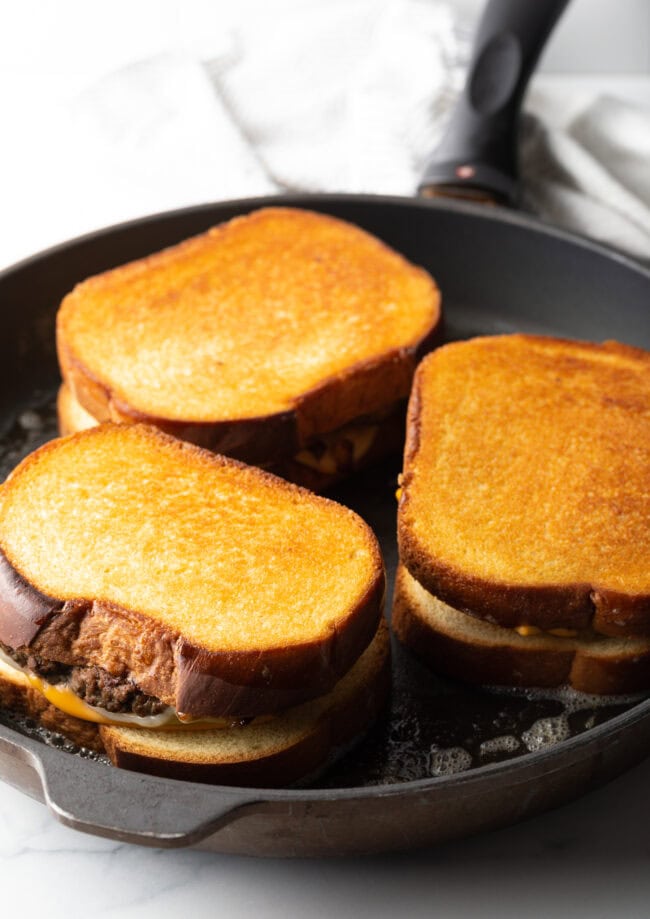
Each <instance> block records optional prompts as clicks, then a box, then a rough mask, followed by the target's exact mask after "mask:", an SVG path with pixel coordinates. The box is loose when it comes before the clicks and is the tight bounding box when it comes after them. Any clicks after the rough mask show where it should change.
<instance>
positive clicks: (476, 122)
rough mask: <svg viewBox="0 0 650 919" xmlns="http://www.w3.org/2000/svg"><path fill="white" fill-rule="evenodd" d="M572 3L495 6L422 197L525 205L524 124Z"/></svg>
mask: <svg viewBox="0 0 650 919" xmlns="http://www.w3.org/2000/svg"><path fill="white" fill-rule="evenodd" d="M567 3H568V0H489V2H488V4H487V6H486V8H485V11H484V13H483V17H482V19H481V22H480V24H479V27H478V32H477V34H476V38H475V40H474V50H473V53H472V59H471V63H470V66H469V73H468V76H467V81H466V83H465V88H464V90H463V92H462V95H461V97H460V99H459V100H458V103H457V105H456V108H455V110H454V112H453V114H452V116H451V120H450V123H449V126H448V128H447V131H446V133H445V135H444V137H443V139H442V142H441V143H440V145H439V146H438V147H437V149H436V150H435V152H434V153H433V155H432V157H431V159H430V160H429V162H428V164H427V166H426V169H425V171H424V176H423V179H422V182H421V183H420V188H419V192H420V194H422V195H428V196H434V195H437V194H443V195H445V194H447V195H451V196H452V197H455V196H457V197H468V198H475V199H476V198H481V197H484V198H487V199H492V200H496V201H498V202H500V203H508V204H512V203H514V202H515V200H516V197H517V152H516V151H517V124H518V119H519V111H520V108H521V103H522V99H523V95H524V91H525V89H526V85H527V84H528V80H529V79H530V76H531V74H532V72H533V69H534V67H535V65H536V63H537V60H538V58H539V55H540V53H541V51H542V48H543V47H544V44H545V42H546V39H547V38H548V36H549V35H550V33H551V31H552V29H553V26H554V25H555V23H556V22H557V20H558V19H559V17H560V15H561V14H562V11H563V10H564V8H565V7H566V5H567Z"/></svg>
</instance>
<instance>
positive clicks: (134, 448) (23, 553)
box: [0, 424, 384, 717]
mask: <svg viewBox="0 0 650 919" xmlns="http://www.w3.org/2000/svg"><path fill="white" fill-rule="evenodd" d="M0 550H2V551H1V555H0V562H1V564H0V597H1V598H2V601H3V603H2V605H1V607H0V642H2V643H3V644H4V645H5V646H7V647H8V648H9V649H19V648H24V647H28V648H29V649H30V651H31V652H32V653H33V654H34V655H37V656H39V657H43V658H45V659H52V660H55V661H61V662H63V663H64V664H71V665H74V664H78V663H80V662H83V663H87V664H90V665H96V666H97V667H100V668H103V669H104V670H106V671H107V672H108V673H109V674H113V675H115V676H117V677H125V678H127V679H129V680H132V681H133V682H134V683H135V684H136V685H137V687H138V688H139V689H140V690H141V691H142V692H144V693H146V694H149V695H151V696H154V697H155V698H157V699H159V700H162V701H163V702H164V703H166V704H167V705H170V706H173V707H174V709H175V710H176V711H177V712H179V713H182V714H186V715H191V716H194V717H201V716H215V717H216V716H220V715H225V716H233V717H235V716H237V717H238V716H242V717H249V716H252V715H255V714H261V713H263V712H272V711H278V710H280V709H284V708H287V707H288V706H289V705H294V704H296V703H298V702H302V701H304V700H306V699H308V698H313V697H315V696H318V695H322V694H323V693H324V692H326V691H327V690H329V689H330V688H331V687H332V686H333V685H334V683H335V682H336V681H337V680H338V679H339V678H340V677H341V676H342V675H343V674H344V673H346V672H347V671H348V670H349V668H350V667H351V666H352V664H353V663H354V661H355V660H356V659H357V658H358V657H359V655H360V654H361V652H362V651H363V649H364V648H365V647H366V646H367V644H368V643H369V641H370V640H371V638H372V636H373V635H374V633H375V630H376V628H377V622H378V620H379V616H380V611H381V606H382V601H383V593H384V572H383V563H382V559H381V554H380V551H379V547H378V544H377V541H376V539H375V537H374V535H373V534H372V531H371V530H370V529H369V527H368V526H367V525H366V524H365V523H364V522H363V521H362V520H361V519H360V518H359V517H358V516H357V515H356V514H354V513H353V512H352V511H350V510H348V509H347V508H344V507H341V506H340V505H338V504H335V503H334V502H332V501H327V500H325V499H324V498H318V497H316V496H315V495H312V494H311V493H309V492H307V491H305V490H304V489H301V488H298V487H296V486H293V485H289V484H288V483H286V482H284V481H282V480H281V479H279V478H277V477H275V476H272V475H270V474H268V473H265V472H263V471H261V470H259V469H255V468H252V467H247V466H244V465H243V464H241V463H238V462H237V461H235V460H229V459H226V458H224V457H220V456H217V455H215V454H212V453H209V452H207V451H204V450H201V449H199V448H198V447H195V446H193V445H190V444H187V443H183V442H181V441H178V440H175V439H174V438H171V437H169V436H168V435H165V434H163V433H161V432H160V431H158V430H156V429H155V428H151V427H146V426H144V425H113V424H107V425H101V426H99V427H96V428H92V429H90V430H88V431H84V432H81V433H79V434H75V435H73V436H71V437H68V438H62V439H60V440H55V441H51V442H50V443H48V444H46V445H45V446H44V447H41V448H40V449H39V450H37V451H35V452H34V453H33V454H31V455H30V456H29V457H28V458H27V459H25V460H24V461H23V462H22V463H21V464H20V465H19V466H18V467H17V468H16V470H14V472H13V473H12V474H11V476H10V477H9V479H8V480H7V481H6V482H5V484H4V486H3V488H2V490H1V492H0Z"/></svg>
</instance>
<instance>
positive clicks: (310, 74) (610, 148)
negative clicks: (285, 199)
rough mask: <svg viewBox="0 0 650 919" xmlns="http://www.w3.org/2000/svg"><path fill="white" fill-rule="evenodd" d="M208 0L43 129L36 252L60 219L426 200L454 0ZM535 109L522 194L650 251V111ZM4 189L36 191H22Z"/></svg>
mask: <svg viewBox="0 0 650 919" xmlns="http://www.w3.org/2000/svg"><path fill="white" fill-rule="evenodd" d="M209 6H210V10H209V11H210V16H211V18H210V20H209V23H210V25H209V28H208V26H207V25H206V27H205V28H204V29H203V34H202V35H201V42H200V48H199V47H198V45H197V44H195V45H194V46H192V47H190V46H189V45H188V43H187V42H186V43H185V44H184V45H182V46H181V45H180V44H179V47H178V48H176V49H173V50H171V51H169V52H167V53H162V54H159V55H157V56H155V57H153V58H149V59H147V60H144V61H141V62H138V63H134V64H132V65H130V66H127V67H123V68H121V69H119V70H118V71H116V72H114V73H111V74H108V75H107V76H105V77H104V78H102V79H101V80H100V81H99V82H96V83H94V84H93V85H91V86H90V87H89V88H88V89H87V90H85V91H84V93H83V94H82V95H81V96H79V97H78V98H77V99H76V100H75V101H74V102H73V103H72V104H66V105H65V106H64V107H63V109H62V110H61V111H60V112H57V113H56V117H52V118H51V119H50V121H49V124H48V128H47V132H44V131H43V127H42V125H40V126H39V131H40V135H39V137H40V138H41V141H40V143H41V144H42V147H36V149H38V150H39V169H38V170H32V172H31V175H30V183H31V184H30V190H31V192H32V200H33V202H34V210H33V212H32V211H30V210H29V201H28V208H27V209H25V207H21V208H18V207H17V208H16V212H17V213H21V214H23V213H24V215H25V233H29V240H30V248H31V249H32V250H33V249H35V248H37V247H38V245H39V244H42V245H44V244H46V243H48V242H50V241H52V233H53V230H52V227H55V231H54V232H55V234H56V235H55V237H54V238H55V239H62V238H65V237H67V236H73V235H76V234H78V233H81V232H84V231H86V230H89V229H93V228H95V227H99V226H102V225H106V224H110V223H114V222H116V221H119V220H124V219H128V218H130V217H137V216H140V215H143V214H146V213H151V212H155V211H160V210H164V209H167V208H172V207H180V206H184V205H190V204H196V203H200V202H204V201H211V200H219V199H226V198H237V197H243V196H249V195H258V194H272V193H276V192H282V191H287V190H289V191H291V190H299V191H349V192H364V191H366V192H377V193H395V194H405V195H411V194H414V193H415V190H416V188H417V184H418V180H419V177H420V175H421V171H422V167H423V164H424V161H425V160H426V158H427V156H428V154H429V153H430V151H431V150H432V148H433V147H434V146H435V144H436V142H437V140H438V138H439V137H440V134H441V132H442V130H443V129H444V123H445V118H446V115H447V113H448V111H449V109H450V107H451V105H452V103H453V100H454V98H455V95H456V94H457V92H458V90H459V87H460V85H461V83H462V75H463V64H464V61H465V59H466V54H467V49H468V42H467V40H466V37H463V33H462V32H459V30H458V27H457V24H456V23H455V22H454V18H453V15H452V13H451V10H450V7H449V5H448V4H447V3H445V2H443V0H328V2H325V0H274V2H273V3H265V2H263V0H238V4H237V5H236V6H234V7H232V8H230V7H229V10H230V11H229V14H228V17H227V18H226V17H225V16H222V11H225V6H224V7H221V6H219V5H217V6H214V5H209ZM206 9H207V7H206ZM190 12H191V11H190V10H189V8H188V16H189V15H190ZM206 22H207V20H206ZM559 92H561V90H560V91H559ZM556 95H557V94H556ZM547 101H548V97H547ZM554 101H555V106H556V108H557V105H558V99H557V98H556V99H555V100H554ZM560 101H561V105H563V106H566V105H567V104H568V101H569V100H567V99H566V98H562V99H561V100H560ZM530 104H531V105H532V106H533V108H532V111H533V113H534V115H535V117H534V118H529V119H528V120H527V121H526V122H525V123H524V130H523V132H522V143H521V158H522V174H523V184H524V192H525V194H524V202H525V205H526V206H527V207H528V208H529V209H532V210H533V211H535V212H537V213H538V214H540V215H541V216H542V217H545V218H547V219H548V220H550V221H552V222H555V223H558V224H561V225H563V226H566V227H569V228H570V229H573V230H577V231H578V232H580V233H585V234H586V235H589V236H593V237H595V238H597V239H600V240H602V241H605V242H608V243H611V244H612V245H614V246H617V247H619V248H623V249H626V250H627V251H629V252H630V253H632V254H634V255H635V256H637V257H640V258H649V257H650V213H649V209H650V200H649V189H648V183H649V181H650V178H649V173H648V156H649V151H650V111H644V110H642V109H638V110H635V109H634V108H633V107H631V106H629V105H626V104H625V103H622V102H618V101H615V100H596V101H593V100H592V102H591V104H588V105H586V106H583V107H582V110H581V111H580V112H578V114H577V115H576V116H575V117H574V118H573V120H572V121H571V122H570V123H569V124H568V125H561V127H552V126H550V121H549V119H547V117H546V114H545V102H544V98H543V96H542V97H540V98H537V97H535V96H533V97H531V103H530ZM574 108H575V106H574ZM43 141H45V143H44V144H43ZM19 167H20V162H19V161H17V162H16V168H17V169H18V168H19ZM14 186H15V187H14ZM6 192H7V194H8V195H11V194H13V195H15V196H17V197H18V198H22V199H23V200H24V192H23V191H22V190H21V186H20V185H19V184H16V183H11V182H8V183H7V186H6ZM37 206H38V207H39V208H40V209H39V211H38V212H37V211H36V207H37ZM19 229H20V228H18V227H17V226H16V225H12V232H13V233H14V235H15V237H16V241H17V242H16V245H19V244H20V235H19V233H18V232H17V231H18V230H19ZM39 232H40V233H41V236H40V237H39V236H38V234H39ZM48 234H49V236H48ZM10 244H11V240H9V241H8V244H7V246H6V247H4V248H6V249H7V251H9V246H10ZM20 254H22V253H20Z"/></svg>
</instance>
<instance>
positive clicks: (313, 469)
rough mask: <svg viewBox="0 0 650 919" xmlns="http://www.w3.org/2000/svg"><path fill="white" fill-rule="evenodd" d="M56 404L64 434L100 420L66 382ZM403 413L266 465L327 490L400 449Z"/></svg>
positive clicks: (355, 426) (350, 427) (332, 436)
mask: <svg viewBox="0 0 650 919" xmlns="http://www.w3.org/2000/svg"><path fill="white" fill-rule="evenodd" d="M56 404H57V415H58V421H59V432H60V433H61V435H63V436H67V435H68V434H75V433H77V432H78V431H85V430H87V429H88V428H92V427H95V426H96V425H98V424H99V423H100V422H99V421H97V419H96V418H93V416H92V415H91V414H90V413H89V412H87V411H86V409H85V408H84V407H83V406H82V405H81V403H80V402H78V401H77V399H76V398H75V397H74V395H73V394H72V391H71V390H70V387H69V386H68V385H67V384H66V383H63V384H62V385H61V386H60V387H59V392H58V396H57V403H56ZM404 416H405V406H404V405H403V404H402V406H400V407H399V408H398V409H395V410H393V411H391V412H390V413H388V414H387V415H386V416H385V417H383V418H376V419H369V420H368V419H367V420H365V421H361V422H359V423H357V424H350V425H345V426H344V427H343V428H339V429H338V430H337V431H332V432H331V433H329V434H324V435H322V436H321V437H319V438H317V439H316V440H314V442H313V443H312V444H310V446H309V448H303V449H302V450H300V451H299V452H298V453H297V454H296V455H295V456H285V457H282V458H280V459H279V460H277V461H276V462H273V463H270V464H269V465H268V466H267V467H266V468H267V469H268V471H269V472H273V473H274V474H275V475H279V476H281V477H282V478H283V479H288V480H289V481H290V482H294V483H295V484H296V485H302V486H303V487H304V488H309V489H311V491H317V492H321V491H325V490H326V489H328V488H331V487H332V486H333V485H335V484H336V483H337V482H340V481H341V479H343V478H345V477H346V476H348V475H350V474H352V473H354V472H358V471H359V470H360V469H363V468H364V467H365V466H367V465H369V464H371V463H373V462H375V460H378V459H380V458H382V457H384V456H389V455H391V454H396V453H398V452H399V451H400V450H401V449H402V447H403V445H404V420H405V419H404Z"/></svg>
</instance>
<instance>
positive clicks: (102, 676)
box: [0, 643, 167, 716]
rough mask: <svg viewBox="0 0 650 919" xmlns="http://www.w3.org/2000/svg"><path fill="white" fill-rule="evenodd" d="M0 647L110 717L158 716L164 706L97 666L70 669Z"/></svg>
mask: <svg viewBox="0 0 650 919" xmlns="http://www.w3.org/2000/svg"><path fill="white" fill-rule="evenodd" d="M0 648H2V650H3V651H4V652H5V654H7V655H8V656H9V657H11V658H12V659H13V660H15V661H16V663H17V664H19V665H20V666H21V667H26V668H27V669H28V670H31V672H32V673H35V674H37V675H38V676H40V677H42V679H44V680H45V681H46V682H48V683H53V684H56V685H58V684H61V683H64V684H65V685H66V686H67V688H68V689H70V690H71V691H72V692H73V693H74V694H75V695H76V696H78V697H79V698H80V699H82V700H83V701H84V702H86V703H87V704H88V705H94V706H97V707H98V708H103V709H106V711H108V712H111V713H112V714H118V713H120V714H133V715H140V716H146V715H159V714H160V713H161V712H162V711H164V710H165V709H166V708H167V706H166V705H165V703H164V702H161V701H160V699H156V698H155V697H154V696H148V695H147V694H146V693H144V692H142V690H140V689H138V687H137V686H136V685H135V683H134V682H133V681H132V680H126V679H121V678H120V677H115V676H113V675H112V674H110V673H108V671H107V670H103V669H102V668H101V667H92V666H79V667H70V666H68V665H67V664H61V663H60V662H59V661H50V660H46V659H45V658H42V657H38V656H37V655H36V654H32V653H31V652H30V651H29V649H25V648H23V649H21V650H18V651H14V650H12V649H11V648H8V647H6V646H5V645H3V644H1V643H0Z"/></svg>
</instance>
